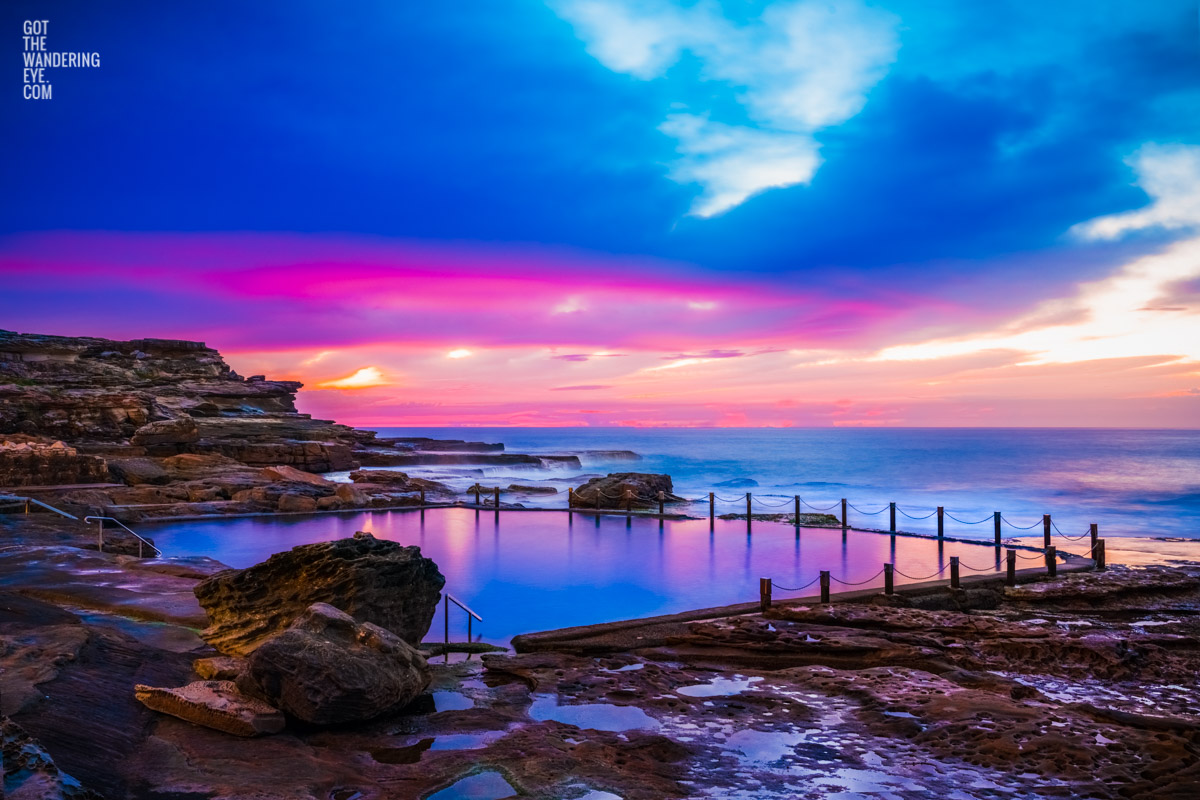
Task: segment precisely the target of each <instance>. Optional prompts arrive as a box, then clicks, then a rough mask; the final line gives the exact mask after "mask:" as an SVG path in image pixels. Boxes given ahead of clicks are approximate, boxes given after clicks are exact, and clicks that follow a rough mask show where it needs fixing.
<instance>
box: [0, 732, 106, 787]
mask: <svg viewBox="0 0 1200 800" xmlns="http://www.w3.org/2000/svg"><path fill="white" fill-rule="evenodd" d="M0 739H2V743H3V755H4V759H3V766H4V786H3V792H2V793H0V797H6V798H8V800H103V798H102V797H101V796H100V795H99V794H97V793H95V792H93V791H91V790H89V789H86V788H84V787H83V786H82V785H80V783H79V781H77V780H75V779H74V778H72V777H71V776H70V775H67V774H66V773H64V772H63V771H61V770H60V769H59V768H58V767H57V766H56V765H55V763H54V760H53V759H51V758H50V755H49V754H48V753H47V752H46V751H45V749H43V748H42V746H41V745H40V744H38V742H37V741H36V740H35V739H34V738H33V737H32V736H30V735H29V734H28V733H26V732H25V731H24V730H23V729H22V728H21V726H19V725H17V724H16V723H15V722H13V721H12V720H10V719H8V718H7V717H5V718H0Z"/></svg>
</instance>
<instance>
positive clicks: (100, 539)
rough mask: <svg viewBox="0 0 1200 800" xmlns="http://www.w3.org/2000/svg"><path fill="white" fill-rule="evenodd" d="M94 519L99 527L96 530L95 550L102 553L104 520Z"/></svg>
mask: <svg viewBox="0 0 1200 800" xmlns="http://www.w3.org/2000/svg"><path fill="white" fill-rule="evenodd" d="M96 521H97V522H98V523H100V527H99V528H98V529H97V530H96V550H98V551H99V552H101V553H103V552H104V520H103V519H98V520H96Z"/></svg>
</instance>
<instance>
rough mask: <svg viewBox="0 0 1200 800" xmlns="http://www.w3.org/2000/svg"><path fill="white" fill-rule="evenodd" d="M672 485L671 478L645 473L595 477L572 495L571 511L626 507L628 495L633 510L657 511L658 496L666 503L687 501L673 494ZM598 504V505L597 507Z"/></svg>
mask: <svg viewBox="0 0 1200 800" xmlns="http://www.w3.org/2000/svg"><path fill="white" fill-rule="evenodd" d="M672 488H673V486H672V483H671V476H670V475H655V474H651V473H645V472H616V473H610V474H609V475H607V476H606V477H603V478H592V479H591V480H590V481H588V482H587V483H585V484H584V485H583V486H580V487H579V488H578V489H576V490H575V492H574V493H573V494H572V495H571V506H572V508H609V509H623V508H625V503H626V501H625V495H626V492H627V491H628V492H629V493H630V495H631V500H630V501H629V505H630V507H631V508H641V509H650V508H654V509H657V508H658V493H659V492H662V493H663V495H664V502H667V503H682V502H686V501H685V500H684V498H682V497H676V496H675V495H674V494H672V493H671V490H672ZM597 503H599V505H597Z"/></svg>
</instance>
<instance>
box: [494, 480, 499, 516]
mask: <svg viewBox="0 0 1200 800" xmlns="http://www.w3.org/2000/svg"><path fill="white" fill-rule="evenodd" d="M494 497H495V503H496V510H497V511H499V510H500V487H499V486H497V487H496V494H495V495H494Z"/></svg>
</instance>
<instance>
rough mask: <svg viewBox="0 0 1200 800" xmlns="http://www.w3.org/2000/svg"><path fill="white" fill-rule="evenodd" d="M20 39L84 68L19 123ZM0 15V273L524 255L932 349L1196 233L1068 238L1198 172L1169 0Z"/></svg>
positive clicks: (517, 4) (1180, 40) (1197, 55)
mask: <svg viewBox="0 0 1200 800" xmlns="http://www.w3.org/2000/svg"><path fill="white" fill-rule="evenodd" d="M27 18H33V19H48V20H50V28H49V37H48V39H49V43H50V48H51V49H61V50H77V49H78V50H96V51H99V52H100V54H101V57H102V64H103V66H102V68H101V69H99V70H83V69H81V70H74V71H69V70H58V71H55V72H54V73H53V82H54V92H55V95H54V99H53V100H52V101H48V102H30V101H26V100H23V99H22V98H21V95H20V90H19V84H18V75H19V74H20V73H19V65H18V61H19V49H20V24H21V20H23V19H27ZM0 20H3V27H4V29H5V30H8V31H9V32H10V33H9V42H10V44H9V47H10V51H11V52H12V53H13V55H12V56H11V57H10V64H11V67H12V68H11V69H10V71H9V72H10V79H9V80H10V89H9V90H8V91H6V92H3V93H2V94H0V120H2V121H0V137H2V139H3V143H4V146H5V151H6V153H8V154H9V155H8V157H6V158H5V159H4V160H3V162H2V163H0V180H2V181H3V184H4V186H5V187H7V188H8V191H6V192H5V207H4V214H3V217H2V219H0V234H3V235H5V237H6V238H5V241H7V242H8V243H9V246H10V249H11V251H12V252H16V251H18V250H19V251H21V252H28V250H29V248H28V247H26V246H23V245H22V244H21V243H22V242H24V241H26V240H25V239H23V238H22V237H25V236H28V235H30V234H32V233H34V232H44V231H106V232H125V233H128V234H130V235H133V234H138V233H146V232H170V233H178V234H192V233H198V234H204V233H218V232H219V233H229V232H240V233H244V234H253V233H256V232H263V233H267V232H289V233H293V234H297V235H305V234H322V235H325V234H336V235H344V236H347V237H352V238H353V237H365V238H367V239H381V240H384V241H395V242H414V241H416V242H423V243H435V244H436V243H442V244H444V245H445V246H447V247H455V246H459V245H462V244H463V243H466V244H469V245H470V246H472V247H475V246H487V245H495V246H497V247H500V248H504V247H518V248H519V247H534V248H551V249H558V250H561V251H563V252H567V253H571V254H576V255H578V254H583V256H586V257H590V256H591V255H599V256H604V257H611V258H614V259H618V260H622V259H626V260H627V259H648V260H650V261H652V262H653V263H654V264H655V265H656V266H655V267H654V268H653V269H654V270H655V274H656V275H659V276H675V277H681V278H686V277H687V276H703V277H704V279H705V280H707V279H709V278H712V279H716V280H724V281H726V282H727V283H728V285H730V286H737V285H739V284H740V283H741V282H743V281H744V282H746V283H747V284H748V285H753V286H756V287H760V288H763V289H764V290H767V289H769V287H770V286H771V285H772V282H780V283H781V285H785V286H788V287H792V288H796V287H804V286H811V287H814V288H815V289H819V290H820V291H821V292H825V293H827V294H828V296H829V297H830V298H831V302H833V301H836V300H839V299H846V298H852V297H855V296H857V295H859V294H863V295H867V296H869V297H871V298H872V299H873V300H878V299H880V298H884V297H886V298H888V299H889V302H892V303H894V304H899V305H903V304H905V303H910V304H911V305H912V310H913V314H914V315H917V316H922V317H923V319H925V321H926V322H927V323H929V322H930V316H929V314H928V313H926V312H919V310H918V309H917V306H918V305H920V304H921V303H928V302H933V301H939V302H945V303H948V304H952V305H954V306H955V307H956V309H957V310H956V311H955V312H954V313H950V314H947V317H946V319H945V320H936V319H934V320H933V322H936V323H938V324H936V325H932V327H936V328H937V329H938V330H939V331H942V332H954V333H956V334H961V333H964V332H966V331H965V329H964V327H963V321H964V319H965V315H964V314H962V313H961V309H962V308H963V307H974V308H976V309H977V310H978V314H979V317H980V319H983V320H985V321H987V322H988V323H989V324H991V323H997V322H998V321H1001V320H1002V319H1003V318H1006V317H1005V315H1008V317H1007V318H1011V317H1012V315H1014V314H1018V313H1023V312H1024V311H1027V310H1028V309H1029V308H1031V307H1032V306H1033V305H1035V304H1036V303H1038V302H1043V301H1046V300H1047V299H1048V298H1053V297H1069V296H1071V295H1072V293H1073V292H1075V291H1076V288H1075V287H1077V286H1078V285H1080V284H1081V283H1082V282H1086V281H1089V280H1099V279H1102V278H1104V277H1105V276H1111V275H1113V274H1115V273H1116V272H1117V271H1118V270H1120V269H1121V268H1122V265H1125V264H1127V263H1129V261H1130V260H1131V259H1134V258H1136V257H1138V256H1141V255H1147V254H1153V253H1158V252H1162V251H1163V250H1164V248H1169V247H1171V246H1173V245H1174V244H1176V243H1178V242H1179V241H1181V240H1183V239H1186V238H1187V237H1188V236H1191V235H1193V233H1194V230H1195V226H1194V224H1193V223H1192V222H1187V221H1185V223H1186V224H1185V223H1180V224H1174V223H1172V224H1167V225H1164V224H1159V223H1158V222H1154V221H1153V220H1152V221H1151V222H1150V223H1147V224H1144V225H1135V226H1131V227H1129V226H1127V227H1125V228H1123V229H1122V230H1121V232H1120V234H1119V235H1113V236H1107V235H1106V236H1096V235H1081V231H1082V230H1083V229H1082V228H1080V227H1078V226H1080V225H1082V224H1085V223H1087V222H1088V221H1089V220H1094V219H1097V218H1103V217H1107V216H1111V215H1116V214H1121V213H1125V212H1132V211H1136V210H1138V209H1144V208H1146V207H1148V206H1153V204H1154V203H1155V202H1156V200H1157V199H1158V198H1156V197H1155V196H1154V194H1153V192H1151V191H1149V189H1148V185H1149V184H1148V182H1149V181H1152V180H1153V178H1152V177H1149V176H1150V173H1151V172H1154V173H1155V174H1158V175H1159V176H1160V177H1161V176H1162V175H1163V174H1170V173H1172V171H1175V172H1178V171H1179V170H1180V169H1181V168H1182V167H1181V166H1180V165H1181V164H1182V165H1186V164H1187V163H1190V162H1188V161H1187V159H1186V154H1187V153H1188V152H1190V151H1188V150H1187V148H1191V147H1200V44H1198V38H1200V37H1198V25H1197V20H1198V12H1197V3H1196V2H1195V0H1156V2H1153V3H1138V4H1134V3H1129V2H1116V1H1115V0H1114V1H1113V2H1103V1H1102V0H1091V1H1090V2H1075V1H1074V0H1057V1H1056V2H1049V3H1048V2H1015V0H1014V1H1010V2H992V3H987V4H978V3H961V2H949V1H946V2H928V1H926V2H919V1H918V0H903V1H901V0H885V1H884V2H878V3H870V4H867V3H863V2H859V1H858V0H835V1H834V2H818V0H804V1H803V2H762V1H759V0H746V1H744V2H743V1H740V0H726V1H725V2H716V1H715V0H714V1H713V2H700V3H690V2H632V1H631V0H551V2H548V3H545V2H534V1H533V0H514V2H504V3H492V2H468V3H460V4H437V3H408V2H405V3H395V2H363V3H351V4H345V3H332V2H311V1H310V2H251V3H246V2H237V3H233V2H220V1H217V2H211V1H210V2H203V3H200V2H191V1H190V0H181V1H179V2H170V3H162V2H108V1H105V0H102V1H101V2H94V3H86V4H84V3H72V2H37V3H30V2H20V1H17V2H9V3H6V4H5V6H4V8H3V9H0ZM1147 146H1150V147H1151V150H1149V151H1147V150H1144V149H1143V148H1146V147H1147ZM1154 147H1165V148H1168V149H1167V150H1161V151H1159V150H1153V148H1154ZM1169 148H1176V149H1175V150H1171V149H1169ZM1179 148H1183V149H1182V150H1180V149H1179ZM1139 153H1141V154H1142V155H1143V156H1144V155H1145V154H1146V153H1151V155H1152V157H1151V158H1150V160H1148V161H1146V162H1144V163H1143V167H1144V169H1143V172H1142V174H1139V172H1138V169H1137V167H1136V164H1137V163H1139V162H1137V159H1138V158H1139V155H1138V154H1139ZM1181 154H1182V155H1181ZM1155 170H1157V172H1155ZM1188 179H1189V178H1188V177H1187V176H1186V175H1185V176H1184V178H1183V179H1182V180H1184V181H1185V182H1186V181H1187V180H1188ZM1168 182H1169V181H1168ZM1160 183H1161V181H1160ZM1168 192H1175V195H1178V194H1179V193H1180V192H1182V193H1183V194H1185V195H1186V194H1187V192H1186V189H1168ZM1175 195H1172V197H1174V196H1175ZM1163 202H1164V203H1166V204H1167V205H1170V204H1171V203H1175V205H1174V206H1171V207H1172V208H1174V207H1176V206H1178V205H1179V203H1177V202H1176V201H1174V200H1171V199H1170V198H1168V200H1166V201H1163ZM1180 202H1184V201H1180ZM1184 204H1185V205H1186V202H1184ZM38 241H44V239H39V240H38ZM22 247H24V249H22ZM2 249H3V248H0V250H2ZM586 257H585V258H584V259H583V260H585V261H586V260H587V258H586ZM576 260H578V259H576ZM567 261H568V262H570V263H567V262H564V265H563V267H562V272H563V274H564V275H571V274H572V270H574V269H577V267H576V266H573V264H574V263H575V261H571V260H570V259H568V260H567ZM575 277H580V278H582V277H586V276H583V275H576V276H575ZM27 288H28V290H29V291H30V292H33V293H35V294H37V296H38V297H41V298H44V300H45V302H46V303H51V302H52V298H53V293H54V291H55V290H56V289H55V287H54V285H53V284H45V285H37V284H36V282H34V281H32V279H31V282H30V283H29V284H28V286H27ZM31 313H32V312H31ZM942 323H944V324H942ZM814 324H815V323H814ZM930 327H931V325H930V324H924V325H915V324H914V323H913V322H912V321H911V320H910V321H908V322H906V323H905V324H904V325H900V324H899V323H896V324H888V325H884V326H882V327H881V328H880V331H881V332H882V333H880V336H883V335H884V334H886V335H887V336H894V335H897V334H904V332H905V331H907V332H908V333H907V334H904V336H903V337H902V338H906V340H907V339H912V338H914V337H915V336H916V335H917V333H918V332H919V333H921V334H922V335H924V334H925V333H928V331H927V329H928V328H930ZM801 329H803V326H801ZM873 344H875V345H877V346H883V345H884V344H886V342H885V341H884V339H882V338H879V339H878V340H877V341H874V342H873ZM864 346H866V343H864Z"/></svg>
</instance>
